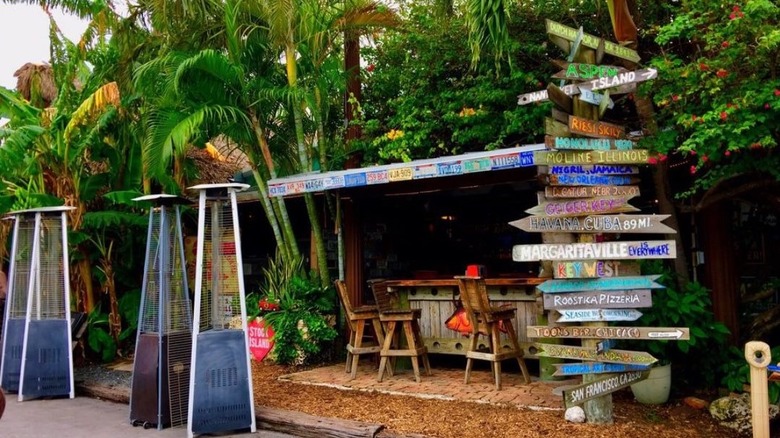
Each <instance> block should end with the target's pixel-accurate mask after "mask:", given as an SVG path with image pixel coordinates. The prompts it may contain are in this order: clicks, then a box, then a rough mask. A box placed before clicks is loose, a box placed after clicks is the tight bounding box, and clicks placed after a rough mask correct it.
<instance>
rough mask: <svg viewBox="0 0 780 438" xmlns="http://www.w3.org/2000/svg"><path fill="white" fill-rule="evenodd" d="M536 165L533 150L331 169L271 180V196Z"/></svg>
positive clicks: (269, 190)
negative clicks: (407, 163) (286, 178)
mask: <svg viewBox="0 0 780 438" xmlns="http://www.w3.org/2000/svg"><path fill="white" fill-rule="evenodd" d="M533 165H535V161H534V152H533V151H519V152H512V153H506V152H504V151H495V153H494V154H493V155H490V156H482V157H475V158H466V159H461V160H457V159H454V160H451V161H450V160H448V161H441V162H436V163H421V164H411V163H410V165H409V166H402V165H390V166H381V167H379V168H376V169H372V168H365V169H358V170H355V171H344V172H329V173H325V174H312V175H310V176H301V177H296V179H295V180H293V181H285V182H278V183H274V182H269V184H268V193H269V195H270V196H286V195H295V194H299V193H307V192H319V191H323V190H329V189H336V188H342V187H362V186H370V185H375V184H386V183H390V182H395V181H408V180H418V179H425V178H436V177H442V176H453V175H464V174H468V173H476V172H487V171H492V170H503V169H515V168H520V167H529V166H533Z"/></svg>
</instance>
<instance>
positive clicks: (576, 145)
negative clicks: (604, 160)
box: [544, 136, 636, 151]
mask: <svg viewBox="0 0 780 438" xmlns="http://www.w3.org/2000/svg"><path fill="white" fill-rule="evenodd" d="M544 144H545V146H547V147H548V148H552V149H562V150H589V151H592V150H600V151H608V150H611V149H617V150H630V149H633V148H634V147H636V143H634V142H633V141H631V140H619V139H611V138H582V137H552V136H546V137H545V138H544Z"/></svg>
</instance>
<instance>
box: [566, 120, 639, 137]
mask: <svg viewBox="0 0 780 438" xmlns="http://www.w3.org/2000/svg"><path fill="white" fill-rule="evenodd" d="M569 131H570V132H571V133H572V134H579V135H584V136H586V137H596V138H625V137H626V128H624V127H623V126H620V125H613V124H612V123H607V122H598V121H596V120H590V119H583V118H582V117H577V116H569Z"/></svg>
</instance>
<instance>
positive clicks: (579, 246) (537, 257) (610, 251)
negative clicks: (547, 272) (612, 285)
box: [512, 240, 677, 262]
mask: <svg viewBox="0 0 780 438" xmlns="http://www.w3.org/2000/svg"><path fill="white" fill-rule="evenodd" d="M675 257H677V247H676V246H675V242H674V240H639V241H630V242H600V243H542V244H535V245H515V246H513V247H512V260H514V261H516V262H538V261H541V260H553V261H554V260H588V259H608V260H617V259H673V258H675Z"/></svg>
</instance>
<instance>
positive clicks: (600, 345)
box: [596, 339, 616, 354]
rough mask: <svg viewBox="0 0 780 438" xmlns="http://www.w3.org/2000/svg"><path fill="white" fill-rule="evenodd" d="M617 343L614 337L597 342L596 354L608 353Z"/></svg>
mask: <svg viewBox="0 0 780 438" xmlns="http://www.w3.org/2000/svg"><path fill="white" fill-rule="evenodd" d="M615 344H616V342H615V340H614V339H603V340H601V341H598V342H597V343H596V354H601V353H606V352H607V351H609V350H611V349H612V347H614V346H615Z"/></svg>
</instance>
